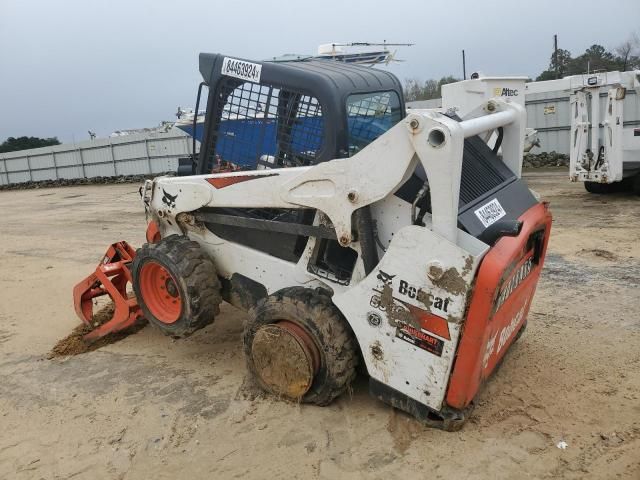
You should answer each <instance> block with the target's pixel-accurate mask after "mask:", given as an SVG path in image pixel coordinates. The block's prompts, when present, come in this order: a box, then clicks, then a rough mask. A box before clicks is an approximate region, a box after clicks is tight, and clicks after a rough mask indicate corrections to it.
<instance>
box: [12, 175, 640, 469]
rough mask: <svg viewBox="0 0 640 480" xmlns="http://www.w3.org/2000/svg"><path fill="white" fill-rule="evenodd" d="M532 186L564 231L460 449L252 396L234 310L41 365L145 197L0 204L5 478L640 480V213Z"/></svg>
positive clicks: (373, 420) (381, 416)
mask: <svg viewBox="0 0 640 480" xmlns="http://www.w3.org/2000/svg"><path fill="white" fill-rule="evenodd" d="M529 183H530V185H531V186H532V188H534V189H535V190H537V191H538V192H540V193H541V194H542V196H543V197H544V198H545V199H547V200H549V201H550V202H551V204H552V209H553V213H554V215H555V221H554V227H553V235H552V239H551V244H550V249H549V255H548V259H547V264H546V269H545V273H544V276H543V278H542V280H541V284H540V286H539V290H538V293H537V295H536V298H535V301H534V303H533V307H532V312H531V314H530V317H529V327H528V329H527V332H526V333H525V335H524V336H523V337H522V338H521V340H520V341H519V342H518V343H517V344H516V345H515V346H514V347H513V348H512V350H511V352H510V354H509V356H508V358H507V361H506V362H505V364H504V365H503V367H502V368H501V369H500V370H499V372H498V373H497V374H496V375H495V376H494V377H493V379H492V380H491V381H490V382H489V383H488V385H487V386H486V388H485V389H484V390H483V392H482V393H481V394H480V396H479V399H478V407H477V408H476V410H475V412H474V414H473V417H472V419H471V421H470V422H469V423H468V424H467V425H466V426H465V428H464V429H463V430H462V431H460V432H457V433H446V432H442V431H438V430H431V429H427V428H424V427H422V426H421V425H420V424H418V423H417V422H416V421H414V420H413V419H411V418H410V417H408V416H406V415H404V414H402V413H399V412H396V411H394V410H392V409H391V408H389V407H387V406H386V405H383V404H381V403H379V402H377V401H376V400H374V399H372V398H370V397H369V395H368V393H367V384H366V381H365V380H364V379H359V380H358V381H357V383H356V385H355V386H354V389H353V394H352V396H344V397H343V398H340V399H339V400H338V401H336V402H335V403H334V404H332V405H331V406H330V407H326V408H319V407H313V406H305V405H296V404H290V403H283V402H279V401H276V400H274V399H271V398H250V397H246V396H245V395H243V388H242V385H243V380H244V377H245V366H244V361H243V358H242V353H241V331H242V324H243V319H244V316H243V314H242V313H240V312H239V311H237V310H235V309H233V308H232V307H230V306H228V305H225V306H223V308H222V314H221V315H220V316H219V318H218V319H217V320H216V322H215V324H213V325H211V326H209V327H208V328H206V329H204V330H201V331H199V332H198V333H197V334H195V335H193V336H192V337H190V338H188V339H185V340H180V341H174V340H171V339H170V338H168V337H165V336H163V335H161V334H160V333H159V332H158V331H156V330H154V329H153V328H151V327H146V328H144V329H142V330H141V331H139V332H137V333H136V334H134V335H131V336H129V337H127V338H125V339H124V340H122V341H120V342H118V343H114V344H112V345H108V346H105V347H103V348H101V349H98V350H95V351H92V352H89V353H86V354H83V355H78V356H73V357H66V358H64V357H63V358H54V359H48V358H47V354H48V352H49V351H50V349H51V348H52V346H53V345H54V344H55V343H56V341H58V340H59V339H60V338H62V337H64V336H65V335H67V334H68V333H69V332H71V330H72V329H73V328H74V327H75V326H76V325H77V323H78V320H77V319H76V317H75V315H74V312H73V309H72V305H71V288H72V286H73V285H74V284H75V283H76V282H77V281H78V280H79V279H80V278H81V277H83V276H84V275H86V274H88V273H89V272H90V271H91V270H92V269H93V268H94V267H95V265H96V263H97V261H98V260H99V259H100V257H101V255H102V254H103V253H104V251H105V249H106V246H107V245H108V244H109V243H111V242H113V241H115V240H119V239H127V240H129V241H130V242H131V243H133V244H137V245H140V244H141V242H142V240H143V234H144V228H145V221H144V216H143V214H142V210H141V208H140V204H139V201H138V193H137V185H131V184H129V185H106V186H78V187H67V188H56V189H38V190H30V191H10V192H0V204H1V205H2V207H3V208H2V214H3V215H2V216H3V218H2V226H1V227H0V258H1V259H2V263H1V266H0V271H1V275H0V478H3V479H4V478H7V479H40V478H43V479H58V478H59V479H66V478H83V479H84V478H91V479H100V478H109V479H111V478H115V479H147V478H155V479H164V478H167V479H169V478H261V479H263V478H327V479H359V478H379V479H385V480H388V479H394V478H400V479H407V478H433V479H438V478H442V479H453V478H455V479H481V478H492V479H493V478H496V479H514V478H570V479H604V478H634V479H639V478H640V222H639V219H640V199H638V198H637V197H633V196H631V195H611V196H606V197H603V196H595V195H589V194H587V193H586V192H585V191H584V189H583V188H582V186H581V185H575V184H570V183H567V182H566V180H565V177H564V176H560V177H559V176H548V175H544V174H543V175H540V174H538V175H537V176H534V177H531V178H529ZM559 442H566V444H567V447H566V448H565V449H560V448H558V447H557V444H558V443H559Z"/></svg>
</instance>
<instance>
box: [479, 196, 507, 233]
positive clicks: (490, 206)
mask: <svg viewBox="0 0 640 480" xmlns="http://www.w3.org/2000/svg"><path fill="white" fill-rule="evenodd" d="M473 213H475V214H476V217H478V219H479V220H480V221H481V222H482V225H484V226H485V228H486V227H488V226H489V225H491V224H493V223H495V222H497V221H498V220H500V219H501V218H502V217H504V216H505V215H506V214H507V212H505V211H504V208H502V205H500V202H499V201H498V199H497V198H494V199H493V200H491V201H490V202H489V203H485V204H484V205H483V206H481V207H480V208H478V209H477V210H474V211H473Z"/></svg>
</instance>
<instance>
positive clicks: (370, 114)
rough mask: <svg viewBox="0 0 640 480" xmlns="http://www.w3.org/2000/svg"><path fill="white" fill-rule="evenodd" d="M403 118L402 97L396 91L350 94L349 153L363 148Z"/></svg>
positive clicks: (348, 111) (348, 112) (348, 117)
mask: <svg viewBox="0 0 640 480" xmlns="http://www.w3.org/2000/svg"><path fill="white" fill-rule="evenodd" d="M401 119H402V110H401V108H400V98H399V97H398V94H397V93H396V92H393V91H388V92H367V93H358V94H354V95H350V96H349V97H348V98H347V125H348V129H349V154H350V155H353V154H355V153H357V152H358V151H360V150H362V149H363V148H364V147H366V146H367V145H369V144H370V143H371V142H373V141H374V140H375V139H376V138H378V137H379V136H380V135H382V134H383V133H384V132H386V131H387V130H389V129H390V128H391V127H393V126H394V125H395V124H396V123H398V122H399V121H400V120H401Z"/></svg>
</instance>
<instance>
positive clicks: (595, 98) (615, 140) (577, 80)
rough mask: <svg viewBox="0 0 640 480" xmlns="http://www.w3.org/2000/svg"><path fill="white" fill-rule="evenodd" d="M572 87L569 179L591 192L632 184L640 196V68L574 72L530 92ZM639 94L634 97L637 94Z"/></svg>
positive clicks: (533, 86)
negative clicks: (639, 126)
mask: <svg viewBox="0 0 640 480" xmlns="http://www.w3.org/2000/svg"><path fill="white" fill-rule="evenodd" d="M558 91H569V93H570V102H569V107H570V120H571V126H570V136H569V142H570V144H569V158H570V164H569V178H570V179H571V181H573V182H584V185H585V188H586V189H587V191H589V192H592V193H607V192H610V191H617V190H620V189H623V188H628V187H631V188H633V190H634V191H635V192H636V193H639V194H640V128H638V122H637V120H638V119H637V118H628V117H629V115H627V118H625V105H626V108H627V109H628V111H629V112H630V113H632V114H633V116H635V115H636V114H637V112H638V109H637V106H636V105H635V104H634V102H637V100H638V98H639V97H638V94H640V71H639V70H636V71H632V72H602V73H594V74H590V75H573V76H570V77H565V78H563V79H559V80H549V81H546V82H532V83H528V84H527V85H526V94H527V95H534V94H541V93H549V92H558ZM631 94H633V95H631Z"/></svg>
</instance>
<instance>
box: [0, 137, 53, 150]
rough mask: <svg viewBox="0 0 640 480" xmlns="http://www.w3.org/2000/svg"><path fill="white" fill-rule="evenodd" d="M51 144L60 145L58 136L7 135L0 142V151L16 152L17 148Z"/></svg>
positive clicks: (23, 148)
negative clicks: (7, 136) (16, 136)
mask: <svg viewBox="0 0 640 480" xmlns="http://www.w3.org/2000/svg"><path fill="white" fill-rule="evenodd" d="M51 145H60V141H59V140H58V137H51V138H38V137H18V138H15V137H9V138H7V139H6V140H5V141H4V142H2V143H0V153H7V152H17V151H19V150H29V149H30V148H40V147H49V146H51Z"/></svg>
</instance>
